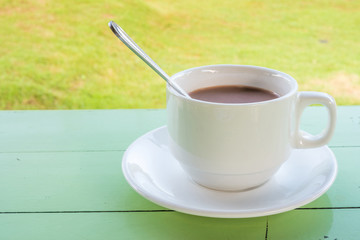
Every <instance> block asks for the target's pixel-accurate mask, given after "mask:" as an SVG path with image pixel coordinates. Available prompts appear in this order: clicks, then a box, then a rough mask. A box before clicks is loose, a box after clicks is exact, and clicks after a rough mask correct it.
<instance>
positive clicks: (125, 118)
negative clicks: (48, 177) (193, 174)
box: [0, 106, 360, 152]
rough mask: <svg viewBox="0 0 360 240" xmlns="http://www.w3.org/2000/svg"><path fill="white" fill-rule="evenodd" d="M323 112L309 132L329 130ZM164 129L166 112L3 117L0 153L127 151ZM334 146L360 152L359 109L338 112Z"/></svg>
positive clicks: (307, 120) (315, 113) (307, 122)
mask: <svg viewBox="0 0 360 240" xmlns="http://www.w3.org/2000/svg"><path fill="white" fill-rule="evenodd" d="M321 109H322V108H320V107H310V108H308V109H307V110H306V111H305V113H304V117H303V118H304V120H303V121H302V126H303V127H304V128H305V129H306V130H308V131H310V132H317V131H318V130H321V128H322V127H323V126H324V125H325V123H324V122H325V120H324V119H325V118H326V115H325V112H323V111H322V110H321ZM324 115H325V116H324ZM165 124H166V111H165V110H164V109H162V110H92V111H90V110H89V111H87V110H82V111H76V110H75V111H74V110H71V111H0V152H39V151H40V152H41V151H114V150H125V149H126V148H127V147H128V146H129V145H130V144H131V143H132V142H133V141H134V140H135V139H136V138H138V137H139V136H141V135H143V134H144V133H146V132H148V131H150V130H152V129H154V128H157V127H160V126H162V125H165ZM329 145H330V146H338V147H339V146H360V106H348V107H339V108H338V121H337V128H336V132H335V136H334V138H333V140H332V141H331V142H330V144H329Z"/></svg>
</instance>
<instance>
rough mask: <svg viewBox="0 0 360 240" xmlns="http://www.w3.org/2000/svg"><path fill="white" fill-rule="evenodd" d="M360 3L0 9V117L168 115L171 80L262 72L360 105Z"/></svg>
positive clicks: (20, 3)
mask: <svg viewBox="0 0 360 240" xmlns="http://www.w3.org/2000/svg"><path fill="white" fill-rule="evenodd" d="M359 12H360V1H356V0H341V1H340V0H338V1H335V0H333V1H328V0H313V1H287V0H275V1H253V0H249V1H239V0H231V1H230V0H229V1H217V0H202V1H194V0H183V1H172V0H146V1H145V0H135V1H133V0H109V1H102V0H79V1H70V0H62V1H55V0H0V36H1V37H0V109H106V108H164V107H165V83H164V81H163V80H162V79H161V78H160V77H158V76H157V75H156V74H155V73H153V72H152V70H150V69H149V68H148V67H147V66H146V65H145V64H144V63H143V62H141V60H139V59H138V58H137V57H136V56H135V55H134V54H133V53H132V52H130V50H128V49H127V48H126V47H125V46H124V45H123V44H122V43H121V42H120V41H119V40H118V39H117V38H115V36H114V35H113V33H112V32H111V31H110V30H109V28H108V26H107V23H108V22H109V21H110V20H114V21H115V22H117V23H118V24H119V25H120V26H122V27H123V28H124V29H125V30H126V31H127V32H128V34H129V35H130V36H131V37H132V38H133V39H134V40H135V41H136V42H137V43H138V44H139V45H140V46H141V47H142V48H143V49H144V50H145V51H146V52H147V53H148V54H149V55H150V56H151V57H152V58H153V59H154V60H155V61H156V62H157V63H158V64H159V65H160V66H161V67H162V68H163V69H164V70H165V71H166V72H168V74H170V75H172V74H174V73H176V72H178V71H181V70H184V69H187V68H191V67H195V66H200V65H210V64H245V65H259V66H264V67H269V68H274V69H277V70H280V71H283V72H286V73H288V74H290V75H292V76H293V77H295V78H296V79H297V80H298V82H299V85H300V90H317V91H325V92H328V93H330V94H331V95H333V96H334V97H335V98H336V101H337V103H338V104H339V105H352V104H360V77H359V76H360V27H359V26H360V14H359Z"/></svg>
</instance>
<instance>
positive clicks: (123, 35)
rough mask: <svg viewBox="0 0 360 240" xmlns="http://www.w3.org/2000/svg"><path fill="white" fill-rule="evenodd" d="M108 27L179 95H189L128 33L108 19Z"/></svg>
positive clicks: (187, 96)
mask: <svg viewBox="0 0 360 240" xmlns="http://www.w3.org/2000/svg"><path fill="white" fill-rule="evenodd" d="M109 27H110V29H111V30H112V31H113V33H114V34H115V35H116V36H117V37H118V38H119V39H120V40H121V41H122V42H123V43H124V44H125V45H126V46H127V47H128V48H129V49H130V50H131V51H133V53H135V54H136V55H137V56H138V57H139V58H141V59H142V60H143V61H144V62H145V63H146V64H147V65H148V66H149V67H151V68H152V69H153V70H154V71H155V72H156V73H157V74H159V75H160V77H162V78H163V79H164V80H165V81H166V82H167V83H168V84H169V85H170V86H171V87H172V88H173V89H174V90H176V91H177V92H178V93H180V94H181V95H183V96H185V97H186V98H190V96H189V95H188V94H187V93H186V92H185V91H184V90H183V89H182V88H180V87H179V86H178V85H177V84H176V83H174V82H172V81H171V80H170V77H169V75H167V74H166V73H165V72H164V71H163V70H162V69H161V68H160V67H159V66H158V65H157V64H156V63H155V62H154V61H153V60H152V59H151V58H150V57H149V56H148V55H147V54H146V53H145V52H144V51H143V50H142V49H141V48H140V47H139V46H138V45H137V44H136V43H135V42H134V40H132V39H131V38H130V37H129V35H127V33H126V32H125V31H124V30H123V29H122V28H121V27H120V26H118V25H117V24H116V23H115V22H113V21H110V22H109Z"/></svg>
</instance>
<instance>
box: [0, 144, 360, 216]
mask: <svg viewBox="0 0 360 240" xmlns="http://www.w3.org/2000/svg"><path fill="white" fill-rule="evenodd" d="M333 150H334V153H335V155H336V157H337V160H338V163H339V173H338V177H337V179H336V181H335V183H334V185H333V186H332V187H331V188H330V190H329V191H328V192H327V193H326V194H325V195H324V196H322V197H321V198H319V199H318V200H316V201H314V202H312V203H310V204H308V205H306V206H304V207H305V208H319V207H321V208H324V207H325V208H331V207H360V194H359V193H360V192H359V187H360V175H359V174H358V169H360V161H359V156H360V147H354V148H335V149H333ZM122 155H123V152H116V151H115V152H51V153H47V152H43V153H6V154H5V153H3V154H0V192H1V197H0V212H24V211H25V212H26V211H30V212H31V211H126V210H155V209H157V210H161V209H164V208H162V207H160V206H158V205H156V204H153V203H151V202H149V201H147V200H146V199H144V198H143V197H141V196H140V195H139V194H137V193H136V192H135V191H134V190H133V189H132V188H131V187H130V186H129V185H128V183H127V182H126V181H125V179H124V177H123V174H122V171H121V159H122Z"/></svg>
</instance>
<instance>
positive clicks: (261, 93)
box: [189, 85, 280, 103]
mask: <svg viewBox="0 0 360 240" xmlns="http://www.w3.org/2000/svg"><path fill="white" fill-rule="evenodd" d="M189 95H190V97H191V98H194V99H198V100H202V101H207V102H216V103H253V102H262V101H267V100H272V99H275V98H278V97H280V95H279V94H277V93H274V92H271V91H269V90H266V89H262V88H257V87H250V86H243V85H226V86H223V85H221V86H214V87H206V88H200V89H196V90H194V91H192V92H190V93H189Z"/></svg>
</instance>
